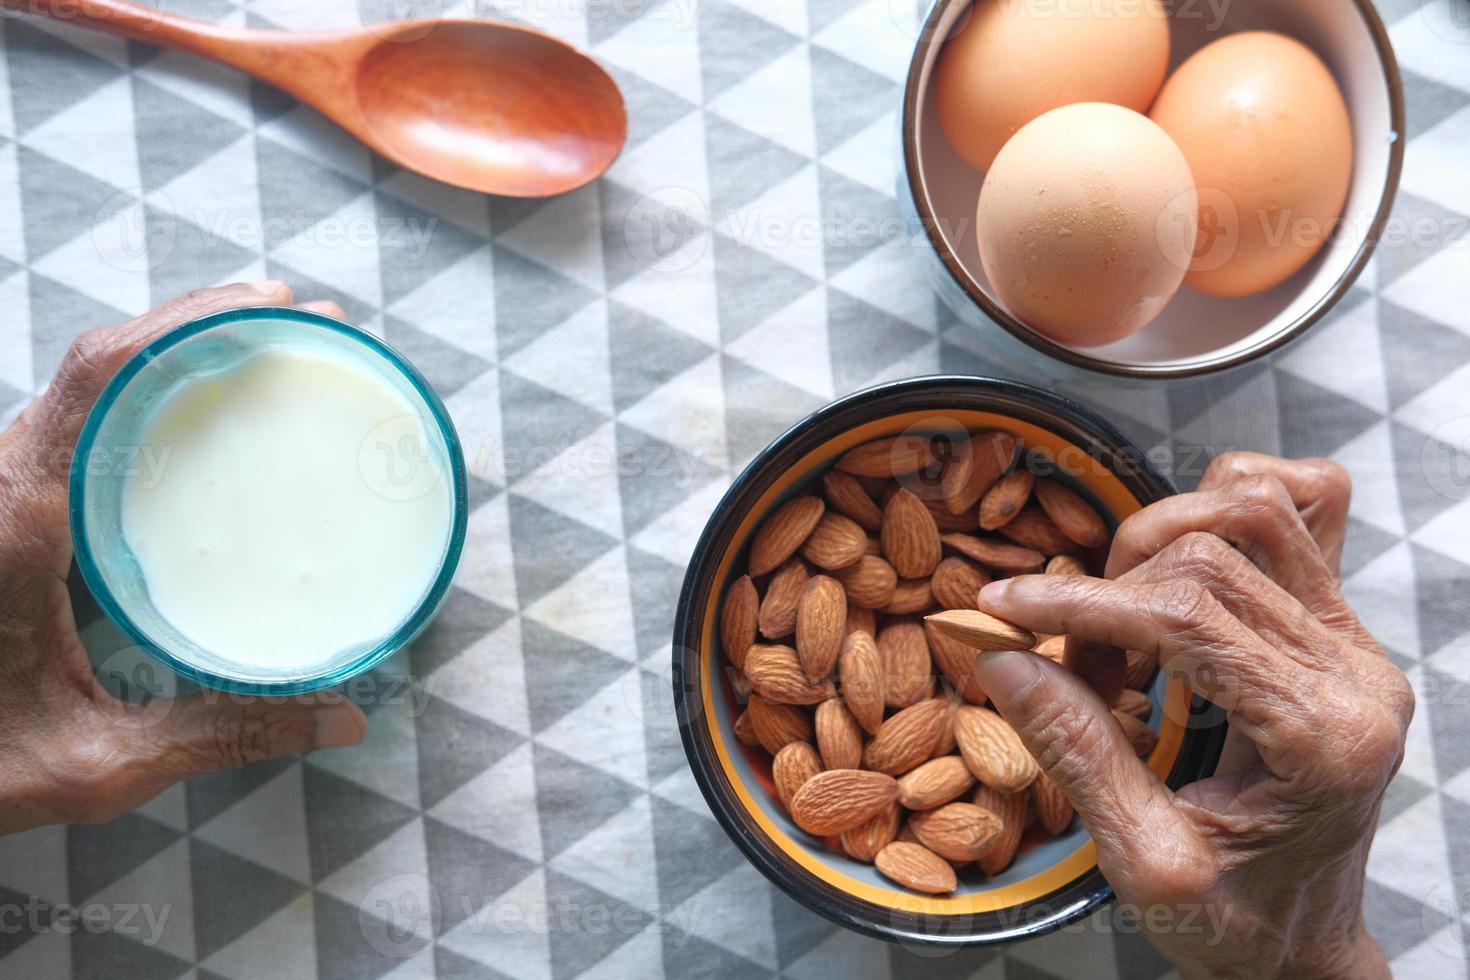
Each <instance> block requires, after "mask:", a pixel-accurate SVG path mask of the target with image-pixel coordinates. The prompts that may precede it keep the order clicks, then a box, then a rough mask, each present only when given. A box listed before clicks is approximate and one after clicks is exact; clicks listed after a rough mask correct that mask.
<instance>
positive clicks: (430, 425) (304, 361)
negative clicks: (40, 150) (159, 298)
mask: <svg viewBox="0 0 1470 980" xmlns="http://www.w3.org/2000/svg"><path fill="white" fill-rule="evenodd" d="M466 501H467V490H466V481H465V465H464V454H463V452H462V450H461V448H460V444H459V438H458V437H457V436H456V434H455V431H454V426H453V424H452V423H451V422H450V419H449V415H448V413H447V412H446V411H445V409H444V405H443V403H442V402H441V401H440V400H439V398H438V396H437V395H435V394H434V391H433V389H432V388H430V386H429V384H428V382H427V381H425V380H424V378H423V376H422V375H420V374H419V373H418V372H417V371H416V370H414V368H413V366H412V365H411V364H409V363H408V361H407V360H405V359H404V358H403V356H402V355H400V354H398V353H397V352H396V351H394V350H393V349H392V348H390V347H389V346H388V345H386V344H384V343H383V342H382V341H380V340H378V339H377V338H376V337H374V336H372V335H371V334H369V333H366V332H364V331H362V330H359V329H357V328H355V327H351V326H348V325H347V324H345V323H341V322H338V321H337V320H333V319H331V318H330V317H326V316H322V315H320V314H316V313H310V312H305V311H302V310H295V309H285V308H260V309H245V310H232V311H229V312H225V313H217V314H214V315H211V316H207V317H204V318H202V319H199V320H195V321H193V322H191V323H188V324H185V325H184V326H181V327H179V328H178V329H176V330H173V331H171V332H170V333H167V334H165V335H163V336H162V337H159V338H158V339H157V340H155V341H153V342H152V343H151V344H149V345H148V346H147V347H146V348H145V349H143V350H142V351H140V352H139V353H138V354H137V355H136V356H134V357H133V358H132V359H131V360H130V361H128V363H127V364H126V365H124V367H123V368H122V370H121V371H119V372H118V374H117V376H116V377H115V378H113V380H112V382H111V383H110V384H108V386H107V388H106V389H105V390H104V391H103V393H102V396H101V398H99V399H98V401H97V405H96V406H95V407H94V408H93V410H92V413H91V415H90V416H89V417H88V418H87V422H86V425H85V426H84V427H83V429H82V433H81V437H80V438H79V440H78V442H77V454H76V457H75V460H74V462H73V465H72V472H71V498H70V508H71V530H72V540H73V543H74V545H75V549H76V560H77V565H78V567H79V568H80V569H81V572H82V575H83V577H84V578H85V580H86V582H87V585H88V587H89V588H90V589H91V590H92V593H93V594H94V595H95V596H96V598H97V601H98V603H99V605H100V606H101V607H102V609H103V611H104V612H106V614H107V615H108V617H109V618H110V619H112V621H113V622H114V623H116V624H117V626H118V627H119V628H120V629H121V630H122V631H123V632H124V633H126V634H127V635H128V636H129V637H130V638H131V639H132V640H133V642H135V643H136V644H138V646H140V647H141V648H142V649H144V650H145V651H147V652H148V653H150V654H152V655H153V656H154V657H156V658H157V659H159V660H161V661H163V662H164V663H165V664H167V665H168V666H169V667H171V668H173V669H174V670H175V671H177V672H179V673H180V674H182V675H184V676H185V677H188V678H189V679H191V680H193V681H196V682H197V683H200V684H203V685H206V686H209V687H215V688H220V689H224V690H228V691H233V692H236V693H241V694H274V695H284V694H294V693H300V692H304V691H311V690H316V689H318V688H323V687H329V686H331V685H333V684H337V683H339V682H341V681H343V680H346V679H347V678H349V677H351V676H353V675H354V674H358V673H360V672H362V671H365V670H367V669H369V668H371V667H372V666H373V665H375V664H377V663H379V662H380V661H382V660H383V659H384V658H386V657H388V656H390V655H391V654H392V653H393V652H395V651H396V650H398V649H400V648H402V647H403V646H404V645H405V644H406V643H408V642H409V641H410V640H411V639H413V637H414V636H415V635H416V634H417V633H418V632H419V631H420V630H421V629H423V627H424V625H425V624H426V623H427V622H428V621H429V619H430V618H431V617H432V616H433V614H434V611H435V610H436V609H437V608H438V606H439V603H440V602H441V601H442V600H443V598H444V595H445V593H446V592H447V591H448V589H449V582H450V578H451V577H452V575H453V573H454V569H455V566H456V565H457V564H458V562H459V556H460V552H461V550H462V549H463V546H464V538H465V526H466V519H467V514H468V506H467V502H466Z"/></svg>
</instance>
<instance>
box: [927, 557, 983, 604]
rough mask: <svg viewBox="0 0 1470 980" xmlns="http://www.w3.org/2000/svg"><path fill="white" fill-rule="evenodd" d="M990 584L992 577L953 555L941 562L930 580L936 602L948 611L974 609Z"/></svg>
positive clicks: (971, 563)
mask: <svg viewBox="0 0 1470 980" xmlns="http://www.w3.org/2000/svg"><path fill="white" fill-rule="evenodd" d="M989 584H990V576H989V575H986V574H985V573H984V572H983V571H981V570H980V568H979V567H978V566H976V565H975V564H974V563H973V562H970V561H967V560H965V559H964V558H959V557H956V556H953V555H952V556H950V557H949V558H946V559H944V561H942V562H940V563H939V567H938V568H936V569H934V574H933V575H932V576H931V577H930V579H929V588H930V589H931V590H932V591H933V593H934V601H935V602H937V603H939V604H940V605H941V606H943V607H944V608H946V609H974V608H975V597H976V596H978V595H979V594H980V590H981V589H982V588H984V587H985V586H987V585H989Z"/></svg>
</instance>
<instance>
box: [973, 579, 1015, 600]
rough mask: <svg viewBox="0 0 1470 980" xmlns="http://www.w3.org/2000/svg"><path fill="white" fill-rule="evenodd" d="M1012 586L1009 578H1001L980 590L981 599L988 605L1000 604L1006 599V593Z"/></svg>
mask: <svg viewBox="0 0 1470 980" xmlns="http://www.w3.org/2000/svg"><path fill="white" fill-rule="evenodd" d="M1010 588H1011V583H1010V580H1009V579H1000V580H999V581H995V582H991V583H990V584H989V585H987V586H985V588H983V589H981V590H980V601H981V602H983V603H985V604H986V605H987V606H998V605H1000V604H1001V603H1003V602H1005V601H1006V593H1007V592H1009V591H1010Z"/></svg>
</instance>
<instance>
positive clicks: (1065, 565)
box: [1046, 555, 1087, 575]
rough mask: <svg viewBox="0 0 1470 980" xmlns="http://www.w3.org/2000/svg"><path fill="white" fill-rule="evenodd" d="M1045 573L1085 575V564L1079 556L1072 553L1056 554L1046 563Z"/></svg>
mask: <svg viewBox="0 0 1470 980" xmlns="http://www.w3.org/2000/svg"><path fill="white" fill-rule="evenodd" d="M1046 574H1048V575H1086V574H1087V566H1086V565H1084V564H1082V560H1081V559H1080V558H1076V557H1074V556H1072V555H1057V556H1056V557H1055V558H1053V559H1052V560H1051V561H1049V562H1047V563H1046Z"/></svg>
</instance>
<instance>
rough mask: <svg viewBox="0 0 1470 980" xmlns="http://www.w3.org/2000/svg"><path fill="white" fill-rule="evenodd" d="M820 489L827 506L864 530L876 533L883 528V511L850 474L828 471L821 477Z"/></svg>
mask: <svg viewBox="0 0 1470 980" xmlns="http://www.w3.org/2000/svg"><path fill="white" fill-rule="evenodd" d="M822 489H823V490H824V491H826V494H827V506H829V507H831V508H832V509H833V510H835V511H837V512H838V513H839V514H845V515H847V516H848V517H850V518H852V519H853V520H854V521H857V522H858V524H860V525H862V527H863V528H864V529H865V530H868V531H876V530H878V528H880V527H882V526H883V509H882V508H881V507H879V506H878V505H877V504H875V503H874V502H873V498H872V497H870V496H868V491H867V490H864V489H863V485H862V484H861V483H860V482H858V479H857V477H855V476H853V475H852V474H851V473H844V472H842V471H841V470H828V471H827V474H826V475H825V476H823V477H822Z"/></svg>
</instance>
